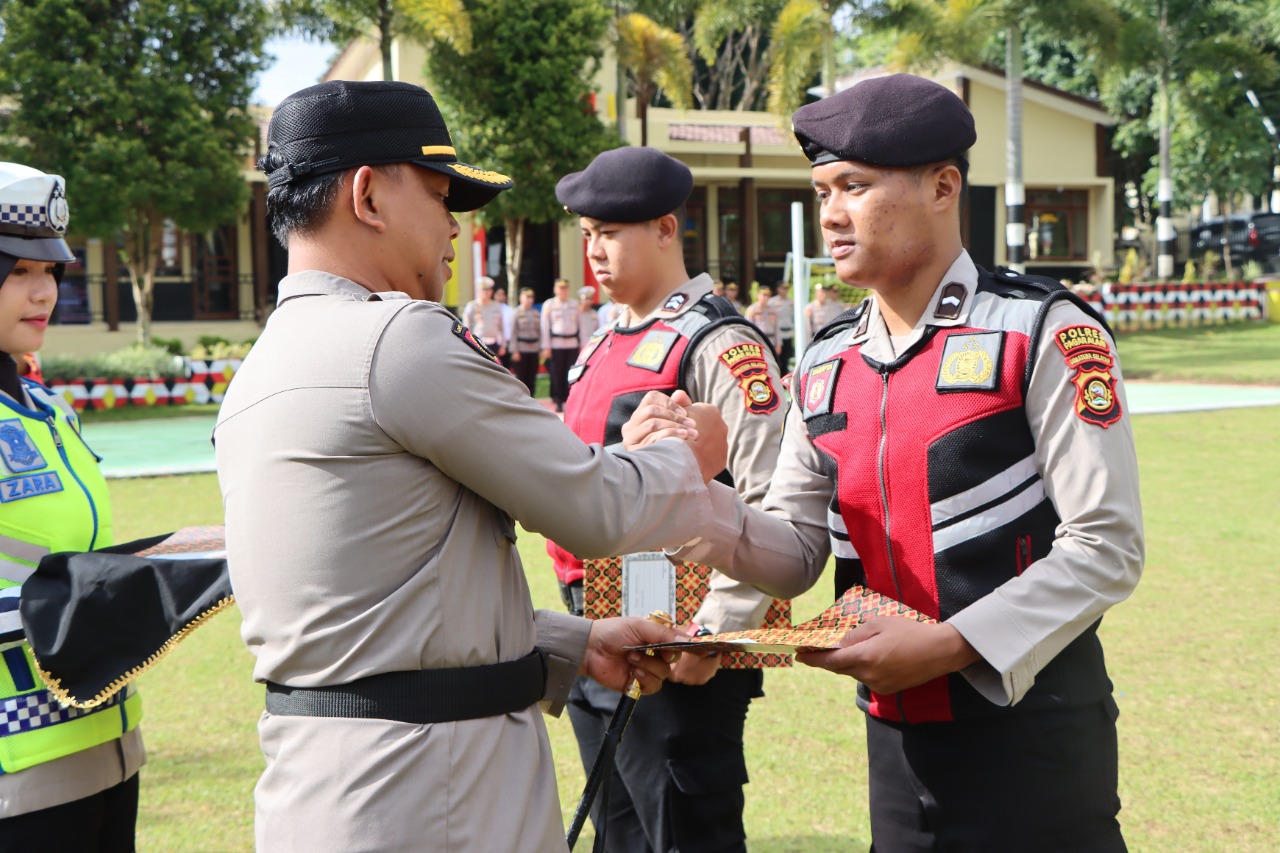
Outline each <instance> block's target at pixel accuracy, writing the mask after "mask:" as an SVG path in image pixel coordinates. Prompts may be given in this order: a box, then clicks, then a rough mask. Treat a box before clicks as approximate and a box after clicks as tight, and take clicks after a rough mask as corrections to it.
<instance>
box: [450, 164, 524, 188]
mask: <svg viewBox="0 0 1280 853" xmlns="http://www.w3.org/2000/svg"><path fill="white" fill-rule="evenodd" d="M444 165H446V166H448V167H449V168H450V169H452V170H453V171H455V172H457V173H458V174H459V175H461V176H462V177H464V178H471V179H472V180H473V181H483V182H485V183H486V184H509V183H511V179H510V178H508V177H507V176H506V175H503V174H499V173H498V172H490V171H487V170H485V169H476V168H474V167H472V166H467V165H464V164H462V163H445V164H444Z"/></svg>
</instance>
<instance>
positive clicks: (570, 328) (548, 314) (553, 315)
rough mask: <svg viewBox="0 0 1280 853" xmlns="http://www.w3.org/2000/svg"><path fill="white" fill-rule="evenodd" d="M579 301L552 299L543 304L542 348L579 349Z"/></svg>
mask: <svg viewBox="0 0 1280 853" xmlns="http://www.w3.org/2000/svg"><path fill="white" fill-rule="evenodd" d="M579 347H580V344H579V342H578V300H576V299H564V300H561V299H559V298H558V297H555V296H553V297H551V298H550V299H548V300H547V301H546V302H543V303H542V348H543V349H575V350H576V349H578V348H579Z"/></svg>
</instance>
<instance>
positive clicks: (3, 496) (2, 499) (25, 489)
mask: <svg viewBox="0 0 1280 853" xmlns="http://www.w3.org/2000/svg"><path fill="white" fill-rule="evenodd" d="M60 491H62V480H60V479H59V478H58V472H57V471H50V472H48V473H47V474H27V475H25V476H22V477H10V478H9V479H7V480H0V503H6V504H7V503H9V502H10V501H20V500H23V499H24V498H34V497H36V496H37V495H48V494H51V493H53V492H60ZM667 612H670V611H667Z"/></svg>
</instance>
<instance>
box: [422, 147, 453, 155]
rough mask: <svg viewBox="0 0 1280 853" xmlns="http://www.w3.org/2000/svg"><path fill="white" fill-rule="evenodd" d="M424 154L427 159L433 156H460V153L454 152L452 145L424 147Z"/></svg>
mask: <svg viewBox="0 0 1280 853" xmlns="http://www.w3.org/2000/svg"><path fill="white" fill-rule="evenodd" d="M422 153H423V155H424V156H427V157H430V156H431V155H432V154H448V155H449V156H450V157H457V156H458V152H457V151H455V150H454V148H453V146H452V145H424V146H422Z"/></svg>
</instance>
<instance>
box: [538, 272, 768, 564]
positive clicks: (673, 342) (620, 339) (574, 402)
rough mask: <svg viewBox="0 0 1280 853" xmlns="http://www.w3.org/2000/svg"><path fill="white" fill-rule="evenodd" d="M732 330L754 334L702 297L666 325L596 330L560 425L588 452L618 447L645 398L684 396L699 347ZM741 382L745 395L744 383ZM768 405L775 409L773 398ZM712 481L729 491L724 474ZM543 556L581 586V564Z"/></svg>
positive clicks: (565, 556)
mask: <svg viewBox="0 0 1280 853" xmlns="http://www.w3.org/2000/svg"><path fill="white" fill-rule="evenodd" d="M677 295H680V294H677ZM673 298H674V297H673ZM732 324H737V325H744V326H748V327H750V328H752V329H755V328H756V327H755V326H754V325H753V324H752V323H750V322H749V321H748V320H746V319H745V318H744V317H742V315H740V314H739V313H738V312H737V311H735V310H734V309H733V306H732V305H730V304H729V301H728V300H727V299H725V298H724V297H722V296H715V295H713V294H709V293H708V294H706V295H705V296H703V297H702V298H701V299H699V300H698V301H697V302H696V303H695V304H694V305H692V306H691V307H690V308H689V309H688V310H687V311H685V312H683V313H682V314H679V315H678V316H676V317H673V318H671V319H669V320H667V319H662V318H654V319H652V320H649V321H648V322H646V323H642V324H641V325H639V326H632V327H629V328H620V327H618V326H617V324H614V325H612V326H607V327H605V328H603V329H601V330H599V331H598V332H596V333H595V334H594V335H592V336H591V340H590V341H589V342H588V343H587V345H586V347H584V348H583V350H582V354H581V355H580V356H578V361H577V363H575V364H574V366H573V367H572V368H570V370H569V383H570V387H569V399H568V401H567V402H566V403H565V407H564V422H565V424H566V425H568V427H569V428H570V429H572V430H573V431H574V433H575V434H576V435H577V436H578V437H579V438H581V439H582V440H583V441H584V442H586V443H587V444H600V445H603V446H604V447H606V448H610V447H614V446H619V447H620V446H621V444H622V427H623V426H624V425H625V424H626V422H627V420H628V419H630V417H631V415H632V413H633V412H635V410H636V409H637V408H638V407H639V405H640V401H641V400H642V399H644V395H645V394H647V393H649V392H650V391H662V392H664V393H666V394H670V393H671V392H673V391H676V390H677V389H684V390H688V383H687V374H688V370H689V362H690V358H691V355H692V353H693V352H694V350H695V349H696V346H697V343H698V341H699V340H701V339H702V338H703V337H704V336H705V335H707V334H709V333H710V332H712V331H714V330H716V329H719V328H722V327H723V326H726V325H732ZM766 350H768V348H767V347H762V348H761V355H762V357H767V358H771V357H772V354H771V352H770V353H769V354H768V355H766V354H765V351H766ZM743 381H744V383H745V384H744V389H746V393H748V394H749V393H750V389H749V386H750V381H749V379H744V380H743ZM770 390H771V391H772V386H771V385H770ZM775 393H776V392H775ZM748 404H750V397H749V396H748ZM767 404H770V405H773V406H777V404H778V402H777V399H776V398H775V399H773V400H771V401H769V402H768V403H767ZM716 479H718V480H720V481H721V482H725V483H727V484H728V485H733V480H732V478H731V477H730V476H729V472H728V471H724V472H722V473H721V475H720V476H719V477H717V478H716ZM547 550H548V551H550V552H551V554H552V559H553V562H554V563H555V569H556V575H557V576H558V577H559V578H560V581H561V582H562V583H572V582H573V581H576V580H580V579H581V578H582V561H581V560H578V559H577V558H576V557H574V556H573V555H572V554H570V553H569V552H567V551H565V550H564V549H563V548H560V547H559V546H555V545H553V544H551V543H549V545H548V549H547Z"/></svg>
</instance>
